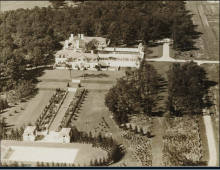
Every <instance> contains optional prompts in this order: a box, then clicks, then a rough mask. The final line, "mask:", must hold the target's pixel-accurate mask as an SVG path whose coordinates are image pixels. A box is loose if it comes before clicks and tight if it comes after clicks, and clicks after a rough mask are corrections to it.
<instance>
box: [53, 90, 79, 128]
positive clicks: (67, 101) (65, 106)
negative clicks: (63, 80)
mask: <svg viewBox="0 0 220 170" xmlns="http://www.w3.org/2000/svg"><path fill="white" fill-rule="evenodd" d="M74 94H75V92H68V94H67V96H66V98H65V99H64V102H63V104H62V105H61V107H60V109H59V111H58V113H57V115H56V117H55V119H54V120H53V122H52V124H51V126H50V128H49V131H55V130H57V127H58V126H59V124H60V122H61V120H62V118H63V116H64V115H65V113H66V111H67V109H68V107H69V104H70V102H71V101H72V99H73V96H74Z"/></svg>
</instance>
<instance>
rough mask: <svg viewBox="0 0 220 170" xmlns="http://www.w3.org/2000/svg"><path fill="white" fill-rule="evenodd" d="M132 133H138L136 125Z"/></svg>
mask: <svg viewBox="0 0 220 170" xmlns="http://www.w3.org/2000/svg"><path fill="white" fill-rule="evenodd" d="M134 133H135V134H138V129H137V126H135V127H134Z"/></svg>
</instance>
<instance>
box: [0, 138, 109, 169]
mask: <svg viewBox="0 0 220 170" xmlns="http://www.w3.org/2000/svg"><path fill="white" fill-rule="evenodd" d="M1 145H3V146H4V147H6V148H7V147H8V146H16V147H25V148H26V150H27V148H29V150H27V152H26V154H27V153H28V152H31V151H34V150H36V149H37V148H38V149H39V150H42V152H43V150H45V149H52V148H54V149H52V152H46V153H45V154H47V155H48V156H50V157H51V158H50V157H47V158H45V160H47V162H50V161H53V160H54V161H55V162H58V161H61V162H62V161H68V160H69V162H70V161H71V160H74V155H75V153H74V152H70V151H71V150H78V151H77V154H76V156H75V160H74V164H75V165H76V166H78V164H80V166H84V164H87V165H88V164H89V163H90V160H91V159H93V160H94V159H95V158H97V159H99V158H103V157H107V152H106V151H104V150H102V149H100V148H94V147H92V145H91V144H76V143H69V144H65V145H64V144H62V143H60V144H59V143H42V142H29V143H28V147H27V143H26V142H21V141H5V140H3V141H1ZM31 148H33V149H31ZM59 150H60V151H61V152H59V153H56V154H55V152H57V151H59ZM66 150H69V151H68V154H67V153H65V152H66ZM21 152H22V150H21ZM32 153H34V155H35V153H36V152H32ZM32 153H29V154H27V155H29V156H30V157H31V155H32ZM52 153H54V154H55V156H56V157H54V155H51V154H52ZM19 154H20V153H19ZM38 154H39V155H41V154H42V153H40V152H38ZM27 155H26V156H27ZM34 155H32V156H34ZM67 155H68V156H67ZM21 156H22V155H21ZM44 156H46V155H44ZM35 157H36V155H35ZM19 159H20V158H19ZM30 159H31V158H29V160H30ZM38 159H39V160H42V159H41V158H38ZM8 161H10V160H8ZM36 161H37V160H36ZM36 161H22V162H23V163H26V164H31V165H32V166H36ZM18 162H20V161H18ZM45 162H46V161H45ZM20 163H21V162H20Z"/></svg>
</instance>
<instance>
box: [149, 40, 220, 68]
mask: <svg viewBox="0 0 220 170" xmlns="http://www.w3.org/2000/svg"><path fill="white" fill-rule="evenodd" d="M169 45H170V43H164V44H163V56H162V57H161V58H156V59H146V60H147V61H165V62H187V61H191V60H178V59H174V58H171V57H170V47H169ZM193 61H194V62H196V63H198V65H200V64H205V63H211V64H219V61H209V60H193Z"/></svg>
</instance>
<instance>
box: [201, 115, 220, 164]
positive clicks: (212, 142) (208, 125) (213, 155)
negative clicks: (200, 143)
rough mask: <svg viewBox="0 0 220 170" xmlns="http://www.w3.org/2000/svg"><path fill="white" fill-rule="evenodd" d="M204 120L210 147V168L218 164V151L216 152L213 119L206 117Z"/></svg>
mask: <svg viewBox="0 0 220 170" xmlns="http://www.w3.org/2000/svg"><path fill="white" fill-rule="evenodd" d="M203 118H204V123H205V128H206V134H207V140H208V146H209V163H208V166H216V164H217V151H216V145H215V137H214V132H213V127H212V121H211V117H210V115H205V116H203Z"/></svg>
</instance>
